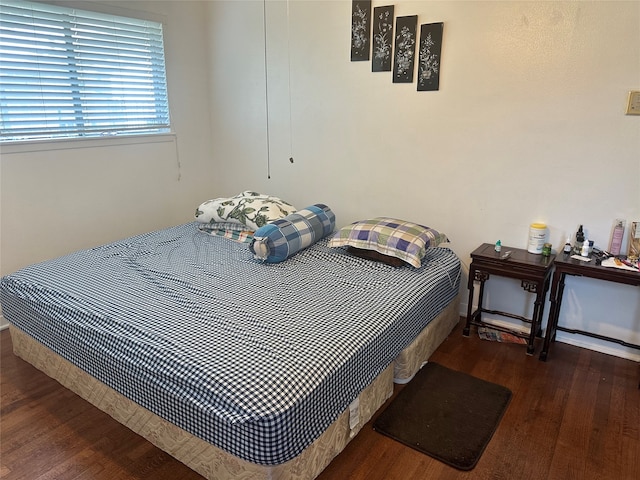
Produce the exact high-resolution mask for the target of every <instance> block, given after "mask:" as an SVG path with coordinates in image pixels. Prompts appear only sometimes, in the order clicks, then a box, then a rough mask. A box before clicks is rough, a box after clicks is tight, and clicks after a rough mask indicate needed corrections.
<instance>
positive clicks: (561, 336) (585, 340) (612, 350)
mask: <svg viewBox="0 0 640 480" xmlns="http://www.w3.org/2000/svg"><path fill="white" fill-rule="evenodd" d="M474 308H475V307H474ZM460 316H461V317H463V318H466V317H467V304H466V303H465V304H464V305H463V304H462V303H460ZM482 321H483V322H486V323H490V324H494V325H497V326H500V327H503V328H508V329H510V330H516V331H525V332H526V331H528V329H527V327H526V326H524V325H518V324H515V323H511V322H509V321H507V320H503V319H501V318H491V316H490V315H487V314H486V313H483V315H482ZM543 334H544V332H543ZM556 342H560V343H566V344H568V345H574V346H576V347H580V348H586V349H588V350H593V351H594V352H599V353H604V354H606V355H613V356H614V357H619V358H624V359H627V360H632V361H634V362H640V350H636V349H634V348H629V347H625V346H623V345H619V344H617V343H613V342H607V341H605V340H598V339H595V338H593V337H588V336H585V335H580V334H577V333H567V332H557V333H556ZM550 355H552V354H550Z"/></svg>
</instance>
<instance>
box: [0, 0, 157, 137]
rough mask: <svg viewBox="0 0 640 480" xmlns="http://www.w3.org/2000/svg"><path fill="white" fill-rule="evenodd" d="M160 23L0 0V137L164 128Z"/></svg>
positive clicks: (70, 134) (93, 133)
mask: <svg viewBox="0 0 640 480" xmlns="http://www.w3.org/2000/svg"><path fill="white" fill-rule="evenodd" d="M168 130H169V105H168V100H167V86H166V74H165V65H164V48H163V41H162V24H160V23H157V22H151V21H147V20H139V19H133V18H126V17H120V16H114V15H106V14H102V13H95V12H89V11H84V10H76V9H72V8H64V7H59V6H53V5H46V4H41V3H35V2H23V1H12V0H2V2H1V3H0V140H25V139H37V138H59V137H86V136H99V135H110V134H111V135H112V134H120V133H139V132H167V131H168Z"/></svg>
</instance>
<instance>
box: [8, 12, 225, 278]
mask: <svg viewBox="0 0 640 480" xmlns="http://www.w3.org/2000/svg"><path fill="white" fill-rule="evenodd" d="M58 3H61V2H58ZM73 5H75V6H77V7H78V8H82V7H83V6H86V2H74V3H73ZM92 7H95V8H101V9H103V10H105V9H106V10H108V11H110V12H112V13H114V14H121V15H131V16H142V17H143V18H146V17H148V16H149V15H150V16H151V17H152V18H153V19H156V20H159V21H162V22H163V24H164V34H165V55H166V62H167V67H168V68H167V77H168V78H167V83H168V89H169V101H170V109H171V121H172V128H173V134H172V135H168V136H162V137H160V138H151V137H127V138H126V139H118V138H106V139H101V140H88V141H81V142H78V141H72V142H69V141H59V142H47V143H45V144H41V143H37V144H29V145H22V146H6V145H5V146H2V147H1V148H0V155H1V156H0V162H1V163H0V209H1V210H0V216H1V222H0V240H1V244H0V247H1V252H0V253H1V257H0V273H1V274H2V275H5V274H8V273H11V272H13V271H15V270H17V269H18V268H20V267H23V266H25V265H28V264H30V263H34V262H38V261H41V260H45V259H48V258H53V257H57V256H59V255H63V254H65V253H69V252H71V251H74V250H77V249H80V248H86V247H90V246H95V245H100V244H103V243H106V242H109V241H113V240H116V239H119V238H124V237H126V236H129V235H132V234H137V233H142V232H145V231H150V230H155V229H159V228H162V227H166V226H169V225H176V224H178V223H184V222H188V221H191V220H192V219H193V214H194V212H195V208H196V206H197V205H198V204H199V203H200V202H201V201H202V200H203V198H205V199H206V198H210V197H215V196H216V189H217V187H216V185H217V184H219V183H220V178H219V177H218V176H217V175H215V165H214V161H213V158H212V144H211V135H210V132H211V124H210V108H209V107H210V103H209V84H208V80H207V78H208V65H207V62H208V56H207V55H206V52H207V46H206V35H205V32H206V31H207V28H206V16H205V15H204V12H205V3H204V2H164V1H155V2H96V3H95V4H94V5H92Z"/></svg>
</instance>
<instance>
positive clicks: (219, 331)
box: [0, 222, 460, 479]
mask: <svg viewBox="0 0 640 480" xmlns="http://www.w3.org/2000/svg"><path fill="white" fill-rule="evenodd" d="M328 242H329V240H328V238H323V239H320V240H319V241H316V242H315V243H313V245H311V246H309V247H308V248H305V249H303V250H301V251H299V252H297V253H296V254H295V255H293V256H291V257H290V258H288V259H287V260H286V261H283V262H280V263H263V262H259V261H256V258H255V256H254V255H252V254H251V252H250V251H249V249H248V248H247V245H246V243H240V242H235V241H231V240H229V239H227V238H223V237H221V236H214V235H206V234H203V233H202V232H201V231H200V229H199V228H198V227H197V225H196V223H195V222H192V223H187V224H184V225H178V226H175V227H171V228H167V229H163V230H160V231H156V232H149V233H146V234H143V235H138V236H134V237H131V238H127V239H124V240H122V241H118V242H114V243H111V244H108V245H103V246H100V247H96V248H92V249H87V250H83V251H79V252H75V253H73V254H70V255H67V256H64V257H61V258H58V259H54V260H50V261H47V262H44V263H40V264H36V265H32V266H29V267H26V268H24V269H22V270H20V271H18V272H15V273H13V274H11V275H8V276H6V277H4V278H3V279H2V282H1V284H0V300H1V301H2V309H3V314H4V316H5V318H7V320H9V322H10V331H11V336H12V341H13V344H14V352H15V354H16V355H18V356H20V357H21V358H23V359H24V360H26V361H27V362H29V363H31V364H33V365H34V366H35V367H37V368H38V369H40V370H42V371H43V372H44V373H46V374H47V375H49V376H50V377H52V378H54V379H56V380H57V381H59V382H60V383H61V384H62V385H64V386H65V387H67V388H69V389H70V390H72V391H74V392H76V393H77V394H78V395H80V396H81V397H83V398H84V399H86V400H87V401H89V402H91V403H92V404H94V405H95V406H97V407H98V408H100V409H101V410H103V411H105V412H107V413H109V414H110V415H111V416H112V417H114V418H115V419H116V420H118V421H119V422H121V423H122V424H124V425H126V426H127V427H129V428H131V429H132V430H133V431H135V432H136V433H139V434H140V435H142V436H143V437H145V438H146V439H148V440H149V441H151V442H152V443H154V444H155V445H156V446H158V447H159V448H161V449H163V450H165V451H166V452H168V453H169V454H171V455H172V456H174V457H175V458H177V459H178V460H180V461H182V462H183V463H185V464H186V465H187V466H189V467H190V468H192V469H193V470H195V471H197V472H198V473H200V474H201V475H203V476H204V477H205V478H208V479H226V478H228V479H231V478H233V479H238V478H251V479H311V478H314V477H316V476H317V475H318V474H319V473H320V472H321V471H322V470H323V469H324V468H325V467H326V465H328V464H329V463H330V462H331V460H332V459H333V458H334V457H335V456H336V455H337V454H338V453H339V452H340V451H341V450H342V449H343V448H344V447H345V446H346V444H347V443H348V442H349V441H350V439H351V438H353V436H354V435H356V434H357V433H358V431H359V430H360V429H361V428H362V426H363V425H365V424H366V422H367V421H368V420H369V419H370V418H371V416H372V415H373V414H374V412H375V411H376V410H377V409H378V408H379V407H380V406H381V405H382V404H383V403H384V402H385V401H386V400H387V399H388V398H389V397H390V396H391V394H392V392H393V383H394V381H395V382H400V383H404V382H406V381H408V380H410V379H411V378H412V376H413V375H414V374H415V373H416V372H417V370H418V369H419V368H420V366H421V364H422V363H423V362H424V361H425V360H426V359H427V358H428V357H429V355H430V354H431V353H432V352H433V351H434V350H435V349H436V348H437V346H438V345H439V344H440V343H441V342H442V341H443V340H444V339H445V338H446V336H447V335H448V334H449V333H450V332H451V330H452V329H453V327H454V326H455V325H456V324H457V323H458V320H459V305H458V288H459V283H460V261H459V259H458V258H457V257H456V255H455V254H454V253H453V252H452V251H451V250H449V249H448V248H442V247H439V248H429V249H427V250H426V253H425V255H424V258H423V260H422V264H421V266H420V268H415V267H410V266H405V267H400V268H398V267H392V266H389V265H386V264H384V263H381V262H376V261H371V260H368V259H364V258H359V257H357V256H354V255H352V254H350V253H349V252H348V251H347V250H346V249H342V248H330V247H329V245H328Z"/></svg>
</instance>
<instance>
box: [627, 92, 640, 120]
mask: <svg viewBox="0 0 640 480" xmlns="http://www.w3.org/2000/svg"><path fill="white" fill-rule="evenodd" d="M627 115H640V90H632V91H630V92H629V101H628V102H627Z"/></svg>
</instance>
